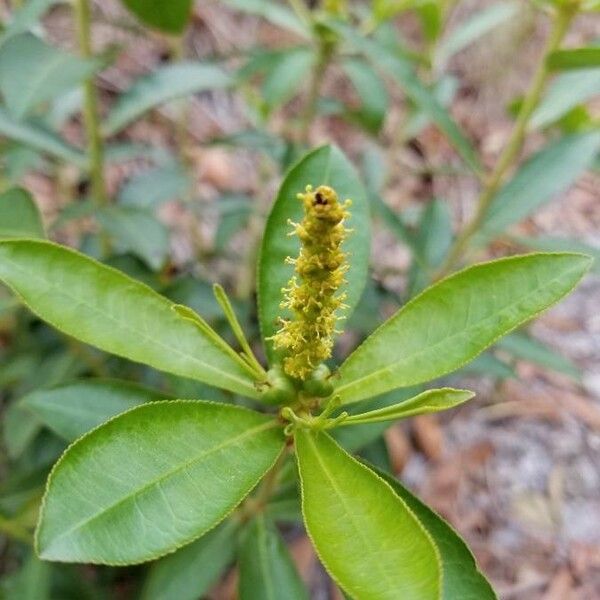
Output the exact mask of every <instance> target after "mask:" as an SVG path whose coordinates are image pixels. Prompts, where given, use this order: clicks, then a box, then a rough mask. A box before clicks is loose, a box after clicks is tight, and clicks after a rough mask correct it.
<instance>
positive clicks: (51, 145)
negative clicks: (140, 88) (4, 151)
mask: <svg viewBox="0 0 600 600" xmlns="http://www.w3.org/2000/svg"><path fill="white" fill-rule="evenodd" d="M0 135H3V136H5V137H7V138H9V139H11V140H14V141H16V142H20V143H21V144H24V145H25V146H29V147H31V148H34V149H36V150H39V151H40V152H44V153H46V154H49V155H50V156H53V157H54V158H59V159H60V160H63V161H65V162H67V163H70V164H72V165H75V166H76V167H79V168H80V169H82V170H85V169H87V167H88V163H87V159H86V157H85V154H83V152H81V151H80V150H79V149H78V148H75V146H71V145H70V144H67V143H66V142H65V141H64V140H62V139H61V138H59V137H58V136H57V135H56V134H55V133H53V132H51V131H49V130H48V129H46V127H44V126H43V125H40V124H39V123H35V122H29V121H17V120H15V119H14V118H13V117H11V116H10V115H9V114H8V112H6V111H5V110H4V109H3V108H1V107H0Z"/></svg>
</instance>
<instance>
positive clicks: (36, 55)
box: [0, 33, 100, 120]
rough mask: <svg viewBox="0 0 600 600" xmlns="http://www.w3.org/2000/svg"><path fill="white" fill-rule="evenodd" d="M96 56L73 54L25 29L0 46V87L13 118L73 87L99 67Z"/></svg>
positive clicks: (26, 113)
mask: <svg viewBox="0 0 600 600" xmlns="http://www.w3.org/2000/svg"><path fill="white" fill-rule="evenodd" d="M99 66H100V63H99V61H97V60H87V59H83V58H79V57H77V56H73V55H71V54H69V53H67V52H64V51H63V50H59V49H58V48H54V47H52V46H49V45H48V44H46V43H44V42H43V41H42V40H40V39H39V38H37V37H35V36H34V35H31V34H29V33H23V34H21V35H17V36H14V37H12V38H11V39H9V40H8V41H6V42H5V43H4V44H2V45H1V46H0V91H1V92H2V95H3V96H4V101H5V103H6V106H7V108H8V110H9V112H10V113H11V114H12V115H13V117H15V119H17V120H21V119H23V117H25V116H27V115H28V114H30V113H31V112H32V110H33V109H34V108H36V107H37V106H39V105H40V104H42V103H43V102H47V101H48V100H51V99H53V98H56V97H57V96H60V95H61V94H63V93H64V92H66V91H68V90H70V89H72V88H74V87H76V86H77V85H79V84H81V83H82V82H83V81H85V80H86V79H88V78H89V77H91V76H92V75H93V74H94V72H95V71H96V70H97V69H98V68H99Z"/></svg>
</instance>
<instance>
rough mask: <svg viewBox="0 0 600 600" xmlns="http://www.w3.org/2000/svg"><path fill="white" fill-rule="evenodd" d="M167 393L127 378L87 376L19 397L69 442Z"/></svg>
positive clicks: (25, 405) (24, 405) (27, 407)
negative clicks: (107, 378)
mask: <svg viewBox="0 0 600 600" xmlns="http://www.w3.org/2000/svg"><path fill="white" fill-rule="evenodd" d="M164 399H165V395H164V394H162V393H160V392H156V391H154V390H149V389H147V388H144V387H141V386H139V385H137V384H135V383H130V382H128V381H117V380H104V379H84V380H81V381H76V382H74V383H68V384H64V385H61V386H58V387H55V388H51V389H41V390H36V391H35V392H32V393H30V394H28V395H27V396H25V397H24V398H23V399H22V400H21V401H20V406H21V407H23V408H26V409H28V410H30V411H31V412H32V413H33V414H34V415H35V416H36V417H37V419H38V420H39V421H41V422H42V423H43V424H44V425H46V426H47V427H49V428H50V429H52V430H53V431H54V432H56V433H57V434H58V435H60V436H61V437H62V438H64V439H65V440H67V441H68V442H72V441H74V440H76V439H77V438H78V437H80V436H82V435H83V434H84V433H87V432H88V431H91V430H92V429H94V427H97V426H98V425H101V424H102V423H105V422H106V421H108V420H109V419H111V418H112V417H114V416H116V415H118V414H121V413H123V412H126V411H128V410H129V409H131V408H134V407H136V406H139V405H140V404H144V403H146V402H151V401H155V400H164Z"/></svg>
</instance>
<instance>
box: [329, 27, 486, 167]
mask: <svg viewBox="0 0 600 600" xmlns="http://www.w3.org/2000/svg"><path fill="white" fill-rule="evenodd" d="M332 26H333V28H334V29H335V30H336V31H338V32H339V33H340V34H341V35H343V36H344V37H346V39H347V40H348V42H349V43H350V44H351V45H352V46H354V47H355V48H357V49H358V50H359V51H361V52H362V53H364V55H365V56H366V57H367V58H368V59H369V61H370V62H371V63H372V64H373V65H374V66H375V67H376V68H378V69H380V70H382V71H383V72H384V73H387V74H389V75H390V76H391V77H392V78H393V79H395V80H396V82H397V83H398V84H399V85H400V87H401V89H402V91H403V92H404V93H405V94H406V95H407V96H408V97H409V98H410V100H411V101H412V102H414V104H415V105H416V106H418V107H419V108H420V109H421V110H422V111H423V112H424V113H425V114H427V115H428V116H429V117H430V118H431V120H432V121H433V122H434V123H435V124H436V125H437V126H438V127H439V128H440V130H441V131H442V132H443V133H444V134H445V135H446V136H447V137H448V140H449V141H450V142H451V143H452V145H453V146H454V147H455V148H456V151H457V152H458V153H459V154H460V156H461V157H462V158H463V160H464V161H465V162H466V163H467V164H468V165H469V166H470V167H471V168H472V169H473V170H474V171H480V170H481V165H480V164H479V160H478V159H477V154H476V152H475V150H474V148H473V146H472V145H471V143H470V142H469V141H468V140H467V138H466V137H465V136H464V134H463V133H462V131H461V130H460V129H459V127H458V125H457V124H456V122H455V121H454V120H453V119H452V117H451V116H450V113H449V112H448V111H447V110H446V109H445V108H444V107H443V106H442V105H441V104H440V103H439V102H438V101H437V99H436V97H435V96H434V94H433V93H432V92H431V91H430V90H429V89H427V87H426V86H425V85H423V83H422V82H421V80H420V79H419V78H418V77H417V75H416V74H415V71H414V68H413V65H412V64H411V63H410V62H408V61H407V60H405V59H403V58H402V57H401V56H399V55H398V54H397V53H396V52H394V51H393V50H392V49H390V48H388V47H387V46H386V45H385V44H382V43H380V42H378V41H377V40H373V39H370V38H367V37H365V36H362V35H359V34H358V33H357V32H355V31H354V30H352V29H350V28H348V27H347V26H344V25H340V24H339V23H338V24H333V25H332Z"/></svg>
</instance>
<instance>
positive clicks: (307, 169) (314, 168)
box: [258, 146, 370, 359]
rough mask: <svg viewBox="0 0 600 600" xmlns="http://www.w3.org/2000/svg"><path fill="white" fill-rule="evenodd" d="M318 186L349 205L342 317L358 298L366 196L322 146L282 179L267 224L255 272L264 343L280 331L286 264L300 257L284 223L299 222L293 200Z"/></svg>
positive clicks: (333, 151) (364, 262)
mask: <svg viewBox="0 0 600 600" xmlns="http://www.w3.org/2000/svg"><path fill="white" fill-rule="evenodd" d="M322 184H324V185H330V186H331V187H333V188H334V189H335V190H336V191H337V193H338V195H339V197H340V199H341V200H345V199H346V198H350V199H351V200H352V207H351V209H350V211H351V214H352V216H351V218H350V219H348V222H347V226H348V227H349V228H352V229H353V232H352V233H351V234H350V235H349V236H348V239H347V240H346V242H345V243H344V246H343V249H344V251H346V252H348V253H349V254H350V256H351V257H352V260H351V261H350V270H349V271H348V273H347V274H346V279H347V281H348V284H347V286H346V292H347V294H348V297H347V299H346V300H345V303H346V304H347V305H348V306H349V307H350V308H348V309H347V310H346V311H345V313H344V314H345V315H346V316H350V314H351V313H352V310H353V309H354V307H355V306H356V304H357V303H358V301H359V299H360V296H361V294H362V291H363V288H364V285H365V281H366V278H367V269H368V265H369V249H370V228H369V220H370V217H369V208H368V206H367V199H366V192H365V191H364V188H363V186H362V183H361V182H360V180H359V178H358V176H357V174H356V171H355V170H354V168H353V166H352V165H351V164H350V162H349V161H348V159H347V158H346V157H345V155H344V154H343V153H342V152H341V151H340V150H339V149H338V148H336V147H335V146H322V147H321V148H318V149H317V150H314V151H313V152H311V153H309V154H307V155H306V156H305V157H304V158H303V159H302V160H301V161H300V162H299V163H297V164H296V166H294V167H293V168H292V170H291V171H290V172H289V173H288V174H287V175H286V177H285V179H284V181H283V183H282V184H281V187H280V189H279V194H278V195H277V199H276V200H275V203H274V204H273V207H272V208H271V212H270V214H269V218H268V220H267V225H266V228H265V233H264V236H263V243H262V248H261V253H260V260H259V266H258V306H259V317H260V326H261V331H262V334H263V338H267V337H269V336H271V335H273V334H274V333H275V332H276V331H277V329H278V327H279V325H278V316H279V315H281V313H282V309H281V308H280V307H279V304H280V302H281V300H282V294H281V288H283V287H286V285H287V283H288V281H289V280H290V278H291V276H292V274H293V266H292V265H289V264H286V262H285V259H286V257H287V256H291V257H296V256H298V252H299V250H300V244H299V241H298V238H297V237H296V236H289V235H288V233H289V231H290V225H289V224H288V220H289V219H291V220H292V221H295V222H299V221H301V220H302V217H303V208H302V203H301V202H300V201H299V200H298V199H297V194H298V193H300V192H303V191H304V190H305V188H306V186H307V185H312V186H313V187H317V186H319V185H322ZM267 353H268V354H269V357H270V358H271V359H273V358H274V351H273V348H272V345H271V344H270V343H268V345H267Z"/></svg>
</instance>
